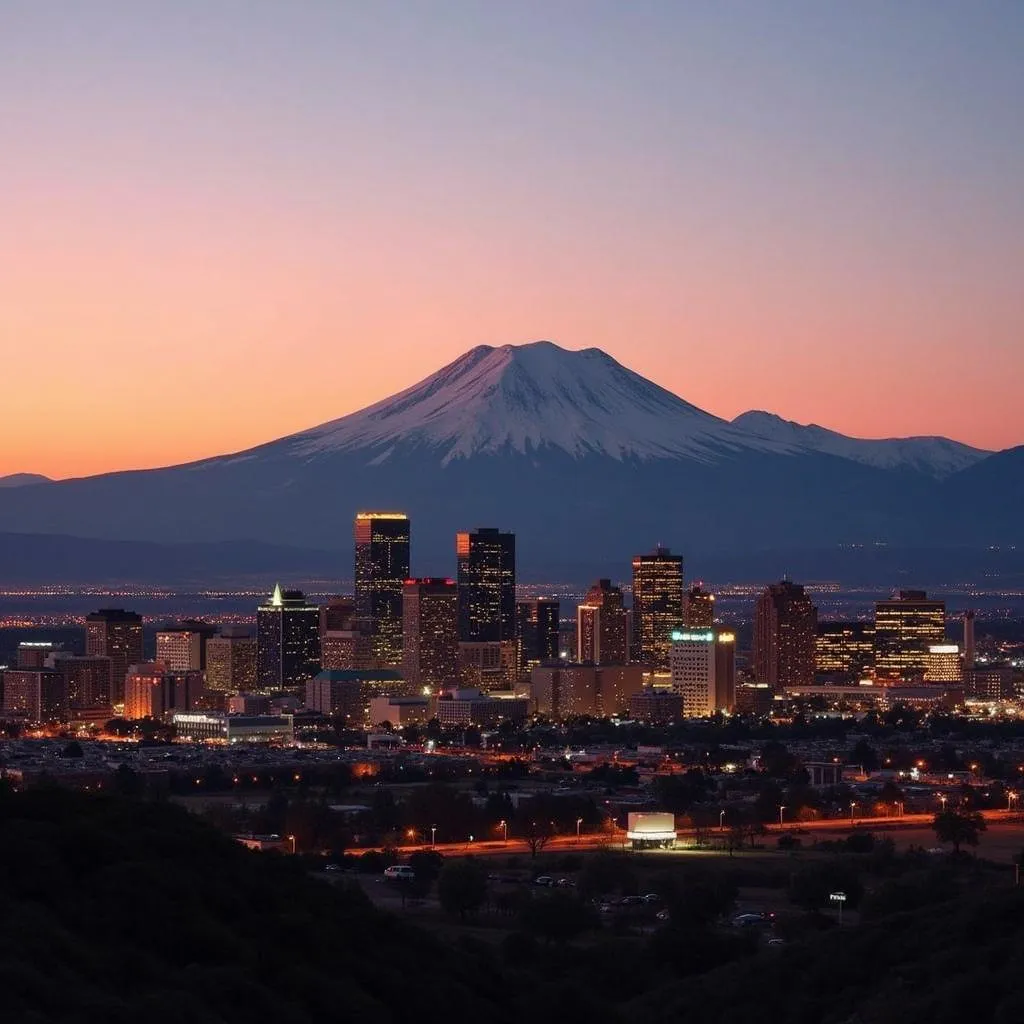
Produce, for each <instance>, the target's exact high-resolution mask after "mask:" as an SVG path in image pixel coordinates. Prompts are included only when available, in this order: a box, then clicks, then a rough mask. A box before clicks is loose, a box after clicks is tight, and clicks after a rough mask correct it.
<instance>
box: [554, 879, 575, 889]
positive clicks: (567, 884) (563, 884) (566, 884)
mask: <svg viewBox="0 0 1024 1024" xmlns="http://www.w3.org/2000/svg"><path fill="white" fill-rule="evenodd" d="M555 885H557V886H558V888H559V889H575V888H576V883H575V882H574V881H573V880H572V879H571V878H560V879H559V880H558V881H557V882H555Z"/></svg>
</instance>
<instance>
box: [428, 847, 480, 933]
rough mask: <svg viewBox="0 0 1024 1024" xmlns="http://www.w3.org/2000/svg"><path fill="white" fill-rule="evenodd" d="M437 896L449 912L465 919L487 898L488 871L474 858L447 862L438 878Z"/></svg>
mask: <svg viewBox="0 0 1024 1024" xmlns="http://www.w3.org/2000/svg"><path fill="white" fill-rule="evenodd" d="M437 897H438V899H439V900H440V901H441V906H442V908H443V909H444V910H445V911H446V912H447V913H449V914H458V916H459V917H460V918H461V919H462V920H465V919H466V915H467V914H471V913H474V912H475V911H477V910H479V909H480V907H481V906H482V905H483V902H484V900H485V899H487V872H486V871H484V869H483V868H482V867H481V866H480V865H479V864H478V863H477V862H476V861H473V860H462V861H452V862H451V863H449V864H445V866H444V867H443V868H442V869H441V874H440V875H439V876H438V879H437Z"/></svg>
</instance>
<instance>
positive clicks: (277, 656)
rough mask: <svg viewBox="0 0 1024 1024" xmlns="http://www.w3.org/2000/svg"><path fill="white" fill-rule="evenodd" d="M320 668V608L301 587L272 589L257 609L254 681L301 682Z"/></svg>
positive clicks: (272, 686)
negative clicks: (308, 597)
mask: <svg viewBox="0 0 1024 1024" xmlns="http://www.w3.org/2000/svg"><path fill="white" fill-rule="evenodd" d="M319 671H320V609H319V607H318V606H317V605H315V604H308V603H307V602H306V595H305V594H303V593H302V591H301V590H284V591H282V590H281V585H280V584H278V585H277V586H276V587H274V592H273V594H272V595H271V596H270V599H269V600H268V601H267V603H266V604H261V605H260V606H259V609H258V610H257V612H256V681H257V685H258V686H259V687H260V689H261V690H279V689H281V688H282V687H294V686H301V685H302V684H304V683H305V682H306V680H307V679H311V678H312V677H313V676H315V675H316V674H317V672H319Z"/></svg>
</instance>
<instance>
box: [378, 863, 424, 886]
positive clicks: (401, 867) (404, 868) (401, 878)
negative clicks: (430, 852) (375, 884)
mask: <svg viewBox="0 0 1024 1024" xmlns="http://www.w3.org/2000/svg"><path fill="white" fill-rule="evenodd" d="M415 877H416V872H415V871H413V869H412V868H411V867H409V865H408V864H392V865H391V867H389V868H385V869H384V880H385V881H388V882H411V881H412V880H413V879H414V878H415Z"/></svg>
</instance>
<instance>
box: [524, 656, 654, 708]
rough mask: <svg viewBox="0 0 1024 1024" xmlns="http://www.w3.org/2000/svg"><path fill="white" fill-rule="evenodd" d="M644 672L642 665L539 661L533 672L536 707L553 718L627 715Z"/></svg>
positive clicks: (531, 683) (532, 691)
mask: <svg viewBox="0 0 1024 1024" xmlns="http://www.w3.org/2000/svg"><path fill="white" fill-rule="evenodd" d="M644 674H645V669H644V666H643V665H595V664H587V665H577V664H573V663H571V662H569V663H562V664H558V665H540V666H539V667H537V668H535V669H534V670H533V672H531V673H530V691H531V696H532V700H533V705H534V710H535V711H536V712H537V714H539V715H543V716H544V717H545V718H550V719H551V720H553V721H560V720H563V719H566V718H577V717H579V716H581V715H589V716H591V717H596V718H607V717H610V716H612V715H626V714H628V713H629V702H630V700H631V699H632V697H633V696H635V695H636V694H638V693H639V692H640V691H641V690H642V689H643V685H644Z"/></svg>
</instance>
